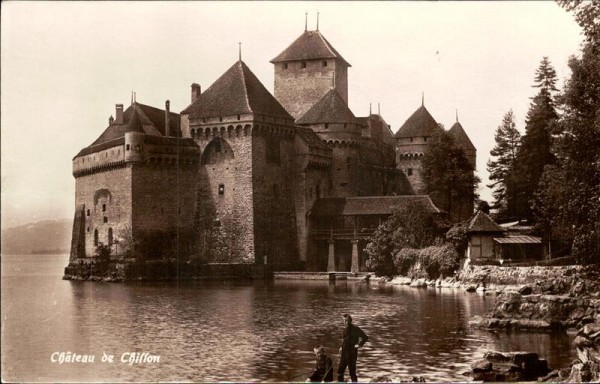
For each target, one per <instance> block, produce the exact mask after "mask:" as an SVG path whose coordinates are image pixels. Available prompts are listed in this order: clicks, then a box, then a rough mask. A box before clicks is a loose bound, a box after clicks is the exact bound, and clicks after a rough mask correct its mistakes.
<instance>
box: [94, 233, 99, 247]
mask: <svg viewBox="0 0 600 384" xmlns="http://www.w3.org/2000/svg"><path fill="white" fill-rule="evenodd" d="M94 246H96V247H97V246H98V229H94Z"/></svg>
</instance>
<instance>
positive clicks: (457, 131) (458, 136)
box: [448, 118, 477, 169]
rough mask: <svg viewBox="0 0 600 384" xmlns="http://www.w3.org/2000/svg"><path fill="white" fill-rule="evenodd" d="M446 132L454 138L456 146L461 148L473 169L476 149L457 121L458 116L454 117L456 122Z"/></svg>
mask: <svg viewBox="0 0 600 384" xmlns="http://www.w3.org/2000/svg"><path fill="white" fill-rule="evenodd" d="M448 133H449V134H450V135H451V136H452V137H453V138H454V143H455V144H456V146H458V147H459V148H462V150H463V151H464V152H465V155H466V156H467V159H469V163H471V166H472V167H473V169H475V168H476V161H477V149H476V148H475V146H474V145H473V143H472V142H471V139H469V136H468V135H467V133H466V132H465V129H464V128H463V126H462V125H461V124H460V123H459V122H458V118H457V119H456V123H454V125H452V127H451V128H450V130H448Z"/></svg>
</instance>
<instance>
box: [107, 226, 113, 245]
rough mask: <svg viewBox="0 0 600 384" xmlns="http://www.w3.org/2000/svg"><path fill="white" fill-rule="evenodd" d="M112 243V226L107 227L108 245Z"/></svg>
mask: <svg viewBox="0 0 600 384" xmlns="http://www.w3.org/2000/svg"><path fill="white" fill-rule="evenodd" d="M112 245H113V230H112V228H108V246H109V247H111V246H112Z"/></svg>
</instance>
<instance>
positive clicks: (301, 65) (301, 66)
mask: <svg viewBox="0 0 600 384" xmlns="http://www.w3.org/2000/svg"><path fill="white" fill-rule="evenodd" d="M300 68H302V69H304V68H306V61H303V62H301V63H300Z"/></svg>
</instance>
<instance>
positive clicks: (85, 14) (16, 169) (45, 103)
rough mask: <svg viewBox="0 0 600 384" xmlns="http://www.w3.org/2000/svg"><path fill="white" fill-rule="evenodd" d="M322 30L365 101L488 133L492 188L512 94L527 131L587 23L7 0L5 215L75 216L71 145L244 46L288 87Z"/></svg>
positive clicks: (353, 99) (484, 141) (518, 8)
mask: <svg viewBox="0 0 600 384" xmlns="http://www.w3.org/2000/svg"><path fill="white" fill-rule="evenodd" d="M317 12H319V30H320V31H321V33H322V34H323V35H324V36H325V37H326V38H327V40H328V41H329V42H330V43H331V44H332V45H333V46H334V47H335V48H336V50H337V51H338V52H339V53H340V54H341V55H342V56H343V57H344V58H345V59H346V60H347V61H348V62H349V63H350V64H351V65H352V67H351V68H350V69H349V74H348V77H349V80H348V81H349V87H348V95H349V106H350V109H351V110H352V111H353V112H354V114H355V115H356V116H366V115H368V113H369V103H372V105H373V107H372V108H373V112H374V113H376V112H377V110H378V109H377V108H378V107H377V105H378V103H379V104H380V111H381V115H382V116H383V118H384V119H385V120H386V121H387V123H388V124H390V125H391V127H392V131H393V132H394V133H395V132H396V131H397V130H398V128H399V127H400V126H401V125H402V124H403V123H404V121H406V119H407V118H408V117H409V116H410V115H411V114H412V113H413V112H414V111H415V110H416V109H417V108H418V107H419V106H420V105H421V97H422V94H424V100H425V107H426V108H427V109H428V110H429V112H430V113H431V114H432V115H433V117H434V118H435V119H436V120H437V121H438V122H439V123H442V124H444V125H445V126H446V128H449V127H450V126H451V125H452V124H453V123H454V122H455V121H456V113H457V111H458V118H459V121H460V123H461V124H462V126H463V127H464V129H465V131H466V132H467V134H468V135H469V136H470V138H471V141H472V142H473V144H474V145H475V147H476V148H477V173H478V175H479V176H480V177H481V179H482V183H481V185H480V188H479V193H480V195H481V198H483V199H485V200H488V201H491V199H492V195H491V191H490V190H489V188H487V187H486V184H489V181H488V178H487V176H488V172H487V171H486V166H485V164H486V162H487V161H488V159H489V152H490V150H491V149H492V148H493V146H494V131H495V130H496V128H497V127H498V125H499V124H500V122H501V121H502V117H503V115H504V114H505V113H506V112H507V111H508V110H510V109H512V110H513V111H514V113H515V115H516V117H517V127H518V128H519V129H520V130H521V131H522V132H523V131H524V126H525V115H526V113H527V109H528V107H529V103H530V101H531V100H530V98H531V97H532V96H533V95H534V94H535V92H536V90H535V89H534V88H532V84H533V78H534V75H535V70H536V69H537V67H538V65H539V63H540V61H541V60H542V58H543V57H544V56H548V57H549V58H550V61H551V62H552V64H553V65H554V67H555V69H556V72H557V75H558V78H559V84H558V85H559V88H562V86H563V85H564V82H565V80H566V79H568V78H569V76H570V71H569V68H568V65H567V63H568V59H569V57H570V56H571V55H576V54H578V52H579V49H580V46H581V42H582V36H581V32H580V28H579V27H578V25H577V24H576V23H575V21H574V19H573V17H572V15H571V14H569V13H567V12H566V11H564V10H563V9H562V8H560V7H559V6H558V5H557V4H556V3H554V2H550V1H542V2H370V3H363V2H300V1H298V2H251V3H250V2H248V3H247V2H214V3H212V2H161V1H153V2H21V1H8V2H6V1H5V2H3V3H2V13H1V24H2V29H1V51H0V54H1V63H0V64H1V78H2V82H1V111H0V112H1V114H0V127H1V152H0V153H1V161H2V162H1V174H2V184H1V194H2V209H1V212H2V223H1V224H2V228H8V227H12V226H16V225H22V224H25V223H29V222H35V221H40V220H47V219H63V218H72V217H73V212H74V205H75V179H74V178H73V176H72V166H71V160H72V158H73V157H74V156H75V155H76V154H77V152H78V151H79V150H80V149H81V148H83V147H86V146H88V145H89V144H91V143H92V142H93V141H94V140H95V139H96V138H97V137H98V136H99V135H100V134H101V133H102V132H103V130H104V129H105V128H106V127H107V125H108V118H109V116H110V115H113V116H114V113H115V112H114V110H115V104H117V103H123V104H125V105H126V106H127V105H129V103H130V95H131V92H132V91H135V92H136V95H137V101H138V102H140V103H143V104H148V105H152V106H155V107H158V108H161V109H164V103H165V100H167V99H169V100H170V101H171V111H176V112H179V111H181V110H183V109H184V108H185V107H187V105H188V104H189V102H190V85H191V84H192V83H194V82H195V83H199V84H200V85H201V86H202V89H203V90H204V89H207V88H208V86H210V84H212V83H213V82H214V81H215V80H216V79H217V78H218V77H219V76H220V75H221V74H223V73H224V72H225V71H226V70H227V69H228V68H229V67H230V66H231V65H233V64H234V63H235V62H236V61H237V59H238V42H241V43H242V60H243V61H244V62H245V63H246V64H247V65H248V66H249V67H250V69H251V70H252V71H253V72H254V73H255V74H256V75H257V77H258V78H259V79H260V80H261V82H262V83H263V84H264V85H265V86H266V88H267V89H268V90H269V91H271V92H273V65H272V64H271V63H269V60H271V59H272V58H274V57H275V56H277V55H278V54H279V53H280V52H281V51H283V50H284V49H285V48H286V47H287V46H289V44H291V43H292V42H293V41H294V40H295V39H296V38H297V37H298V36H300V35H301V34H302V33H303V31H304V24H305V13H308V29H309V30H313V29H316V19H317V16H316V15H317Z"/></svg>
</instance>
